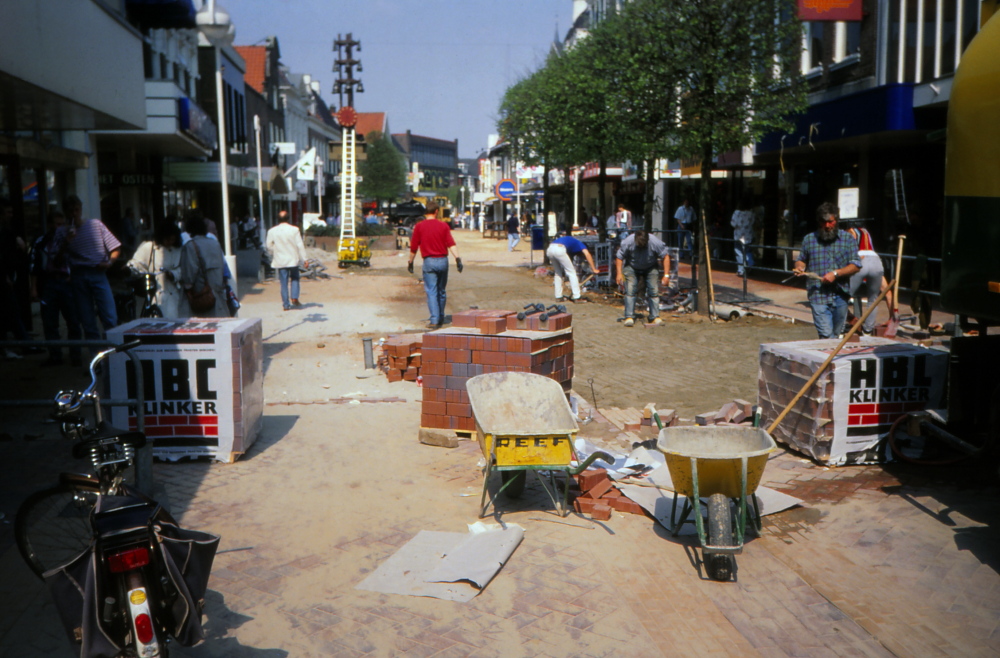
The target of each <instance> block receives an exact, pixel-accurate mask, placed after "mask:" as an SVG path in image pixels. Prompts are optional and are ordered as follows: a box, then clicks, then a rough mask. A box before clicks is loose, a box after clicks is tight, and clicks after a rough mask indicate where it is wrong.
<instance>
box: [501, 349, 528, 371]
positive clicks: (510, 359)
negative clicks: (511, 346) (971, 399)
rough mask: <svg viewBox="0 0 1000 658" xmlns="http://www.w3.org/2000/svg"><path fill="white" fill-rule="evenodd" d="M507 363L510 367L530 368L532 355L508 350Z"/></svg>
mask: <svg viewBox="0 0 1000 658" xmlns="http://www.w3.org/2000/svg"><path fill="white" fill-rule="evenodd" d="M506 364H507V367H508V368H514V367H521V368H530V367H531V355H530V354H519V353H517V352H507V357H506Z"/></svg>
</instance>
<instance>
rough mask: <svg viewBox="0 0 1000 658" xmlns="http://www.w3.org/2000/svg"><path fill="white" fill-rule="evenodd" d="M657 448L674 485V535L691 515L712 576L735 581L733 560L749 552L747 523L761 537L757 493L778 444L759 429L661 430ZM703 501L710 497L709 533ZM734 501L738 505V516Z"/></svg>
mask: <svg viewBox="0 0 1000 658" xmlns="http://www.w3.org/2000/svg"><path fill="white" fill-rule="evenodd" d="M656 447H657V448H658V449H659V450H660V451H661V452H662V453H663V454H664V455H665V456H666V461H667V468H668V469H669V470H670V479H671V480H673V483H674V503H673V506H672V508H671V510H670V525H671V527H670V531H671V533H673V535H674V536H676V535H677V533H679V532H680V531H681V526H682V525H683V524H684V523H692V521H691V520H689V519H688V516H689V515H691V513H692V512H694V521H693V523H694V524H695V526H696V527H697V529H698V540H699V541H700V542H701V550H702V554H703V555H704V558H705V559H704V560H703V561H704V563H705V565H706V567H707V570H708V573H709V575H710V576H711V577H712V578H714V579H715V580H729V579H730V578H731V577H732V572H733V566H734V563H733V560H734V558H733V556H734V555H739V554H740V553H742V552H743V539H744V536H745V534H746V525H747V519H748V518H749V520H750V522H751V523H752V524H753V527H754V530H756V531H757V533H758V536H759V535H760V529H761V524H760V507H759V506H758V504H757V496H756V495H754V494H755V492H756V491H757V487H758V486H759V485H760V479H761V476H762V475H763V474H764V467H765V466H766V465H767V456H768V455H769V454H770V453H771V452H774V450H775V449H776V448H777V446H776V445H775V443H774V439H772V438H771V436H770V435H769V434H768V433H767V432H765V431H764V430H762V429H760V428H758V427H710V428H705V427H668V428H665V429H662V430H660V435H659V438H658V439H657V443H656ZM678 496H684V499H685V500H684V508H683V510H682V511H681V517H680V520H678V521H675V515H676V513H677V497H678ZM701 498H708V532H707V533H706V532H705V527H704V521H703V519H702V516H701ZM730 501H732V502H733V503H735V507H736V514H735V516H734V515H733V514H732V510H731V508H730Z"/></svg>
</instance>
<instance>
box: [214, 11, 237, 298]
mask: <svg viewBox="0 0 1000 658" xmlns="http://www.w3.org/2000/svg"><path fill="white" fill-rule="evenodd" d="M214 4H215V3H214V2H212V5H213V7H212V9H213V11H214V9H215V7H214ZM213 16H214V14H213ZM215 62H216V67H215V105H216V109H218V112H217V115H218V118H219V124H218V125H219V181H220V182H221V183H222V236H223V240H224V242H225V244H224V245H223V247H224V251H225V254H226V264H227V265H229V271H230V272H232V273H233V279H232V281H230V284H231V285H232V286H233V289H234V290H235V289H236V258H235V257H233V244H232V240H231V236H230V230H229V178H228V176H227V173H228V172H229V167H228V164H227V162H226V152H227V151H228V150H229V147H228V145H227V144H226V106H225V104H224V101H223V93H222V71H223V69H224V68H225V67H224V66H223V64H222V48H220V47H219V45H218V44H215Z"/></svg>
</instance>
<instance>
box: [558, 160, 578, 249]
mask: <svg viewBox="0 0 1000 658" xmlns="http://www.w3.org/2000/svg"><path fill="white" fill-rule="evenodd" d="M562 172H563V195H562V196H563V226H560V227H559V230H560V231H566V232H567V233H568V234H569V235H573V224H574V217H573V206H574V205H575V204H574V203H573V200H574V199H573V188H572V186H571V185H570V184H569V167H563V170H562Z"/></svg>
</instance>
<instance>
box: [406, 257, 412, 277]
mask: <svg viewBox="0 0 1000 658" xmlns="http://www.w3.org/2000/svg"><path fill="white" fill-rule="evenodd" d="M406 271H407V272H409V273H410V274H413V261H412V260H411V261H410V262H409V263H407V264H406Z"/></svg>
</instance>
